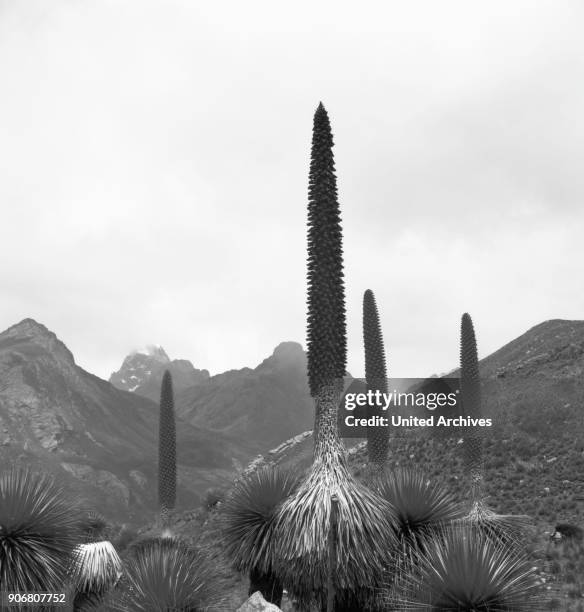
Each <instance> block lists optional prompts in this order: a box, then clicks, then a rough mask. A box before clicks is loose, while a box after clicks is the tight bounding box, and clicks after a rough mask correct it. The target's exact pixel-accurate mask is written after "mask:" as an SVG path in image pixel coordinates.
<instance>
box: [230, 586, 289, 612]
mask: <svg viewBox="0 0 584 612" xmlns="http://www.w3.org/2000/svg"><path fill="white" fill-rule="evenodd" d="M236 612H282V611H281V610H280V608H278V606H276V605H274V604H272V603H268V602H267V601H266V600H265V599H264V598H263V597H262V594H261V593H260V592H259V591H256V592H255V593H254V594H253V595H252V596H251V597H250V598H249V599H248V600H247V601H246V602H245V603H244V604H243V606H241V607H240V608H237V610H236Z"/></svg>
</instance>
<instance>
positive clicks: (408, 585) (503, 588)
mask: <svg viewBox="0 0 584 612" xmlns="http://www.w3.org/2000/svg"><path fill="white" fill-rule="evenodd" d="M519 550H520V549H517V548H513V547H510V546H508V545H506V544H504V543H501V542H496V541H495V540H493V539H491V538H489V537H487V536H486V535H485V534H484V533H483V532H481V531H480V530H478V529H476V527H472V526H469V525H467V526H464V527H462V526H460V527H457V528H450V529H448V530H447V531H445V532H444V533H443V534H442V536H441V537H439V538H437V539H435V540H434V541H433V542H430V543H429V545H428V546H427V547H425V550H424V551H423V552H422V551H419V552H414V556H416V560H415V563H414V566H413V567H414V568H415V570H414V571H413V572H412V573H411V574H410V575H409V576H408V577H407V579H406V580H404V581H403V582H402V584H401V594H399V595H398V596H396V594H395V592H394V596H393V597H392V599H393V601H390V602H388V603H390V604H392V605H394V606H396V607H397V609H399V610H412V611H414V610H415V611H419V612H423V611H428V612H429V611H432V612H454V611H475V612H508V611H511V610H512V611H513V612H522V611H525V612H534V611H538V610H543V609H545V608H544V603H545V602H544V601H543V599H542V591H541V588H540V585H539V580H538V577H537V574H536V573H535V568H534V567H533V562H532V561H531V560H530V559H529V558H528V557H526V556H524V555H523V554H521V553H520V552H519Z"/></svg>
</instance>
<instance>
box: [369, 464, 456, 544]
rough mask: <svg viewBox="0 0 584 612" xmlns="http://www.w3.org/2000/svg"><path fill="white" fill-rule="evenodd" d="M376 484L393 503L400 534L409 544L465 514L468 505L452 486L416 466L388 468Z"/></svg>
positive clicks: (382, 495) (397, 533)
mask: <svg viewBox="0 0 584 612" xmlns="http://www.w3.org/2000/svg"><path fill="white" fill-rule="evenodd" d="M374 488H375V491H376V492H377V493H378V494H379V495H380V496H381V497H382V498H383V499H385V500H387V501H388V502H389V503H390V504H391V505H392V507H393V514H394V517H395V520H396V529H397V532H396V535H397V536H398V538H399V539H400V541H404V542H406V543H407V544H408V545H416V544H418V543H419V542H420V541H421V539H422V538H424V537H426V536H431V535H432V534H433V533H434V532H437V531H440V530H442V529H444V528H445V527H446V526H447V525H449V524H451V523H452V522H453V521H456V520H459V519H461V518H462V517H463V516H464V509H463V508H462V506H461V504H460V503H459V502H458V500H457V499H456V498H455V497H454V495H453V494H452V493H451V492H450V491H448V489H446V488H445V487H444V486H443V485H442V484H440V483H438V482H432V481H431V480H429V479H428V478H427V477H426V476H425V475H424V474H422V473H421V472H419V471H417V470H414V469H412V468H401V469H396V470H394V471H385V472H384V473H383V474H382V475H381V477H380V478H379V479H378V480H377V481H376V482H375V485H374Z"/></svg>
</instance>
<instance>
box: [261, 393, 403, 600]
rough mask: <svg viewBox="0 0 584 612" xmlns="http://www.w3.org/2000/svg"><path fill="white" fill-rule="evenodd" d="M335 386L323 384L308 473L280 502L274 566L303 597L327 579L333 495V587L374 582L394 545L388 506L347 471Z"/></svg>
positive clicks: (366, 586)
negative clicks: (335, 507) (335, 500)
mask: <svg viewBox="0 0 584 612" xmlns="http://www.w3.org/2000/svg"><path fill="white" fill-rule="evenodd" d="M339 397H340V390H339V387H338V385H329V386H327V387H322V388H321V391H320V394H319V397H318V398H317V402H318V403H319V406H318V409H317V414H318V415H319V420H320V426H319V429H318V432H319V434H318V437H319V439H318V440H317V443H316V447H315V448H316V451H315V457H314V463H313V465H312V467H311V470H310V472H309V474H308V477H307V478H306V479H305V480H304V482H303V483H302V484H301V485H300V487H299V488H298V489H297V491H296V492H295V493H293V494H292V496H290V497H289V498H287V499H286V500H285V501H284V502H283V504H282V505H281V506H280V508H279V509H278V512H277V517H276V527H275V537H274V542H275V546H274V551H273V560H272V567H276V568H279V572H280V573H281V575H282V578H283V582H284V584H285V586H286V588H287V589H288V591H289V592H290V593H291V594H293V595H294V596H296V597H298V598H300V599H301V600H302V601H307V600H308V599H309V598H310V595H311V594H318V593H322V592H323V590H324V589H325V588H326V584H327V569H328V548H327V541H328V535H329V528H330V516H331V496H332V495H333V494H336V496H337V498H338V517H337V534H336V541H337V550H336V570H335V575H334V580H335V588H336V589H339V590H346V591H349V592H355V591H358V590H360V589H362V590H363V591H365V590H367V589H371V588H373V587H375V585H376V583H377V582H378V581H380V580H381V576H382V572H383V568H384V567H385V568H387V567H388V566H389V565H390V564H391V562H392V556H393V553H394V550H395V547H396V545H397V538H396V536H395V519H394V518H393V508H392V506H391V505H390V504H389V503H388V502H387V501H385V500H383V499H382V498H381V497H379V496H378V495H376V494H375V492H373V491H372V490H370V489H369V488H367V487H365V486H364V485H362V484H361V483H359V482H357V481H355V479H354V478H353V476H352V474H351V473H350V471H349V469H348V466H347V462H346V458H345V455H344V452H343V448H342V446H341V445H340V440H339V437H338V430H337V427H336V410H337V404H338V400H339Z"/></svg>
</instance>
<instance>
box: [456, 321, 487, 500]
mask: <svg viewBox="0 0 584 612" xmlns="http://www.w3.org/2000/svg"><path fill="white" fill-rule="evenodd" d="M460 390H461V396H462V408H463V410H464V416H465V417H472V418H475V419H480V418H481V417H482V406H481V381H480V375H479V360H478V353H477V342H476V338H475V332H474V327H473V324H472V319H471V318H470V315H469V314H468V313H466V312H465V313H464V314H463V315H462V321H461V325H460ZM483 446H484V439H483V434H482V428H481V427H472V428H470V429H469V430H468V431H466V432H465V434H464V436H463V446H462V451H463V456H464V461H465V465H466V468H467V470H468V472H469V475H470V481H471V502H472V503H473V504H474V503H476V502H478V501H480V500H482V498H483V480H484V463H483Z"/></svg>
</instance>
